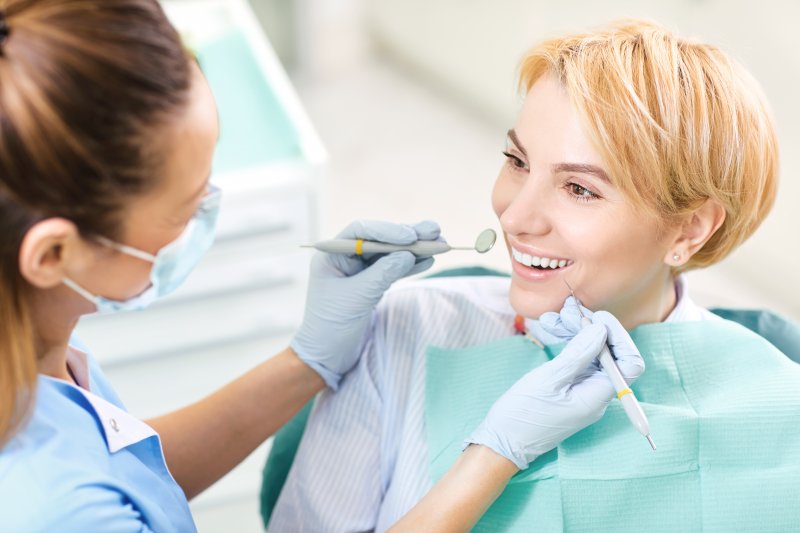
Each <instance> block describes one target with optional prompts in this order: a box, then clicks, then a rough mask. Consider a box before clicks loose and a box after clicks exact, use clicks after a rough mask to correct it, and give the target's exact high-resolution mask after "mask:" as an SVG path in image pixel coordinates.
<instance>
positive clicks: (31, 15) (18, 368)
mask: <svg viewBox="0 0 800 533" xmlns="http://www.w3.org/2000/svg"><path fill="white" fill-rule="evenodd" d="M0 5H2V8H3V9H4V10H5V21H6V24H7V27H8V31H9V35H8V38H7V39H5V41H4V42H3V43H2V44H1V45H0V46H1V47H2V54H1V55H0V228H2V229H1V230H0V446H2V445H3V444H4V443H5V442H7V441H8V439H9V438H10V437H11V435H12V434H13V432H14V431H16V430H17V429H18V428H19V426H20V423H21V422H22V420H23V419H24V415H25V414H26V413H27V411H28V409H29V408H30V404H31V401H32V399H33V397H34V396H33V393H34V391H35V385H36V376H37V365H36V353H35V348H34V336H33V329H32V325H31V319H30V316H29V310H28V309H27V300H28V293H29V292H30V286H29V285H28V283H27V282H26V281H25V280H24V279H23V277H22V276H21V274H20V272H19V267H18V256H19V249H20V244H21V242H22V239H23V237H24V235H25V233H26V232H27V231H28V229H30V227H31V226H33V225H34V224H35V223H36V222H38V221H40V220H43V219H45V218H48V217H55V216H57V217H64V218H66V219H69V220H71V221H72V222H73V223H75V225H76V226H77V228H78V230H79V231H80V233H81V234H82V235H83V236H86V237H91V236H97V235H104V236H108V237H110V238H113V237H115V236H116V235H117V234H118V232H119V230H120V227H119V225H120V220H119V216H120V213H121V211H122V208H123V206H124V205H125V204H126V203H127V202H128V201H129V200H130V198H131V196H133V195H138V194H143V193H145V192H148V191H149V190H151V188H152V187H154V186H155V184H156V183H157V181H156V179H157V178H155V176H157V175H158V170H159V167H160V165H161V164H162V161H161V159H162V158H163V155H165V154H162V152H163V150H162V151H161V152H159V151H158V150H156V143H155V142H153V137H154V136H155V135H156V134H157V133H158V131H160V129H159V128H163V126H164V125H166V124H167V123H168V122H169V121H170V120H171V119H172V118H173V117H175V116H176V114H177V112H178V111H179V110H181V109H183V108H184V107H185V106H186V101H187V98H188V92H189V86H190V79H191V70H190V65H189V61H188V56H187V54H186V52H185V51H184V49H183V47H182V46H181V43H180V39H179V37H178V35H177V33H176V32H175V29H174V28H173V27H172V26H171V25H170V23H169V22H168V21H167V19H166V17H165V15H164V13H163V11H162V9H161V7H160V6H159V4H158V3H157V2H156V0H7V1H5V2H0Z"/></svg>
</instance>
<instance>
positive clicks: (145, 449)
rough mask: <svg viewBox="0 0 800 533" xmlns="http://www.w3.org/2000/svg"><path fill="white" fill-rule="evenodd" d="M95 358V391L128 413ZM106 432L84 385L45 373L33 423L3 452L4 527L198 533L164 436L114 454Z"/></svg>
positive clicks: (0, 510) (0, 504)
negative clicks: (167, 458)
mask: <svg viewBox="0 0 800 533" xmlns="http://www.w3.org/2000/svg"><path fill="white" fill-rule="evenodd" d="M75 346H77V347H78V348H80V349H83V347H82V346H81V345H80V344H79V343H76V344H75ZM84 351H85V350H84ZM87 361H88V366H89V383H90V388H91V392H92V393H93V394H95V395H96V396H99V397H100V398H102V399H103V400H105V401H107V402H110V403H111V404H113V405H114V406H116V407H118V408H120V409H122V410H124V409H125V408H124V407H123V405H122V402H120V400H119V398H118V397H117V394H116V393H115V392H114V390H113V389H112V387H111V385H110V383H109V382H108V380H107V379H106V377H105V375H104V374H103V372H102V371H101V370H100V367H99V366H98V365H97V363H96V362H95V361H94V359H93V358H92V357H91V355H89V354H87ZM105 431H106V430H105V429H104V425H103V423H102V421H101V417H100V416H99V415H98V412H97V411H96V410H95V409H94V407H92V404H91V403H90V402H89V401H88V400H87V398H86V396H84V394H83V392H81V390H80V389H78V388H77V387H76V386H74V385H72V384H69V383H66V382H64V381H61V380H57V379H52V378H49V377H46V376H41V375H40V376H39V380H38V388H37V391H36V400H35V406H34V409H33V411H32V412H31V413H30V417H29V419H28V421H27V423H26V425H25V426H24V427H23V428H22V430H21V431H20V432H19V433H17V434H16V435H15V436H14V437H13V438H12V439H11V440H10V441H9V443H8V444H6V446H5V447H4V448H3V449H2V450H0V530H2V531H3V532H4V533H12V532H23V531H24V532H26V533H27V532H40V531H41V532H45V531H47V532H51V531H58V532H63V533H71V532H76V533H77V532H81V533H85V532H89V531H103V532H109V533H111V532H114V533H117V532H120V533H122V532H133V531H136V532H142V531H144V532H147V531H157V532H159V533H161V532H171V531H176V532H185V531H188V532H194V531H196V530H197V529H196V527H195V525H194V521H193V520H192V517H191V514H190V512H189V504H188V502H187V501H186V496H185V495H184V493H183V491H182V490H181V488H180V486H178V484H177V483H176V482H175V480H174V479H173V478H172V476H171V475H170V473H169V471H168V470H167V466H166V463H165V461H164V454H163V452H162V450H161V443H160V441H159V438H158V436H157V435H152V436H150V437H147V438H144V439H143V440H140V441H139V442H136V443H133V444H129V445H127V446H124V447H121V448H119V449H116V450H115V451H112V450H114V449H115V448H117V446H113V445H111V444H109V441H108V439H107V438H106V432H105Z"/></svg>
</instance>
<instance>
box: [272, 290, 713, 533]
mask: <svg viewBox="0 0 800 533" xmlns="http://www.w3.org/2000/svg"><path fill="white" fill-rule="evenodd" d="M509 283H510V280H509V279H508V278H501V277H491V276H481V277H462V278H435V279H427V280H421V281H416V282H412V283H408V284H405V285H401V286H399V287H397V288H394V289H392V290H390V291H389V292H387V294H386V295H385V297H384V298H383V300H382V301H381V304H380V305H379V306H378V309H377V310H376V312H375V315H374V319H373V323H372V326H371V328H372V329H371V334H370V335H369V338H368V340H367V343H366V346H365V348H364V354H363V356H362V357H361V359H360V361H359V364H358V365H357V366H356V368H355V369H354V370H353V371H351V372H350V373H349V374H348V375H347V376H345V378H344V379H343V381H342V384H341V388H340V389H339V392H337V393H333V392H331V391H330V390H326V391H325V392H323V393H322V394H321V395H320V397H319V398H318V400H317V402H316V404H315V406H314V410H313V412H312V414H311V416H310V418H309V422H308V425H307V428H306V432H305V434H304V436H303V440H302V442H301V444H300V447H299V449H298V452H297V456H296V457H295V460H294V464H293V465H292V469H291V471H290V473H289V476H288V478H287V480H286V484H285V485H284V487H283V490H282V492H281V495H280V498H279V499H278V502H277V505H276V507H275V510H274V512H273V515H272V518H271V520H270V527H269V531H275V532H283V531H291V532H303V531H309V532H311V531H313V532H324V531H332V532H334V531H335V532H340V531H341V532H345V531H346V532H355V531H385V530H386V529H388V528H389V527H391V526H392V524H394V523H395V522H397V521H398V520H399V519H400V518H401V517H402V516H403V515H404V514H406V513H407V512H408V511H409V510H410V509H411V508H412V507H413V506H414V505H415V504H416V503H417V502H419V500H420V499H422V497H423V496H424V495H425V493H427V492H428V490H429V489H430V488H431V477H430V471H429V458H428V446H427V440H426V433H425V424H424V421H425V413H424V405H425V353H426V350H427V348H428V347H429V346H431V345H434V346H439V347H443V348H462V347H468V346H475V345H480V344H484V343H487V342H490V341H493V340H497V339H500V338H503V337H508V336H509V335H513V334H514V317H515V315H516V313H515V312H514V310H513V309H512V308H511V305H510V304H509V302H508V291H509ZM676 294H677V296H678V302H677V304H676V306H675V309H674V310H673V311H672V313H671V314H670V315H669V317H668V318H667V321H687V320H704V319H710V318H716V315H713V314H711V313H710V312H708V311H706V310H705V309H702V308H700V307H698V306H697V305H695V304H694V303H693V302H692V301H691V300H690V299H689V297H688V296H687V294H686V280H685V278H684V277H679V278H678V279H677V281H676ZM527 326H528V328H529V330H530V331H531V332H532V333H533V334H534V335H536V336H537V337H538V338H539V339H540V340H542V341H543V342H545V343H546V344H550V343H555V342H559V341H558V339H555V338H552V337H549V335H547V334H546V333H545V332H544V331H543V330H541V328H539V327H538V323H537V322H536V321H534V320H528V321H527Z"/></svg>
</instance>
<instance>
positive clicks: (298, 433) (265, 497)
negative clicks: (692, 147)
mask: <svg viewBox="0 0 800 533" xmlns="http://www.w3.org/2000/svg"><path fill="white" fill-rule="evenodd" d="M453 276H508V275H507V274H505V273H502V272H498V271H495V270H490V269H487V268H483V267H466V268H456V269H450V270H444V271H442V272H439V273H437V274H433V275H431V276H429V277H431V278H437V277H453ZM711 312H713V313H714V314H717V315H719V316H721V317H722V318H725V319H728V320H732V321H734V322H738V323H739V324H741V325H743V326H745V327H746V328H748V329H750V330H752V331H754V332H756V333H758V334H759V335H761V336H762V337H764V338H765V339H767V340H768V341H769V342H771V343H772V344H774V345H775V346H776V347H777V348H778V349H779V350H781V351H782V352H783V353H784V354H786V355H787V356H788V357H789V358H791V359H792V360H793V361H795V362H798V363H800V324H798V323H796V322H794V321H792V320H790V319H788V318H785V317H782V316H780V315H779V314H777V313H773V312H772V311H766V310H759V309H727V308H712V309H711ZM313 403H314V402H313V400H312V401H311V402H309V403H308V404H307V405H306V406H305V407H304V408H303V410H302V411H300V412H299V413H298V414H297V415H295V417H294V418H293V419H292V420H290V421H289V423H287V424H286V425H285V426H284V427H283V428H281V430H280V431H278V432H277V433H276V434H275V439H274V440H273V443H272V449H271V450H270V453H269V456H268V457H267V462H266V464H265V465H264V471H263V476H262V482H261V518H262V520H263V521H264V527H267V525H268V524H269V519H270V516H271V515H272V510H273V509H274V508H275V503H276V502H277V501H278V496H279V495H280V493H281V489H282V488H283V484H284V482H285V481H286V477H287V476H288V475H289V469H290V468H291V466H292V462H293V461H294V456H295V454H296V453H297V447H298V446H299V444H300V439H302V438H303V431H305V427H306V422H307V421H308V416H309V414H310V413H311V407H312V405H313Z"/></svg>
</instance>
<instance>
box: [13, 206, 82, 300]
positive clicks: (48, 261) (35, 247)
mask: <svg viewBox="0 0 800 533" xmlns="http://www.w3.org/2000/svg"><path fill="white" fill-rule="evenodd" d="M79 246H81V238H80V233H79V232H78V228H77V227H76V226H75V224H73V223H72V222H70V221H69V220H67V219H64V218H47V219H45V220H42V221H39V222H37V223H36V224H34V225H33V226H31V227H30V229H28V231H27V232H26V233H25V236H24V237H23V238H22V243H21V244H20V250H19V270H20V273H21V274H22V277H23V278H25V280H27V281H28V282H29V283H30V284H31V285H33V286H34V287H37V288H40V289H49V288H52V287H55V286H57V285H58V284H60V283H61V281H62V280H63V279H64V276H65V275H66V266H67V264H68V263H69V262H70V261H72V260H74V258H75V256H76V255H77V254H75V253H74V251H75V249H76V248H77V247H79Z"/></svg>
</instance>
